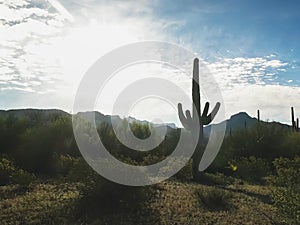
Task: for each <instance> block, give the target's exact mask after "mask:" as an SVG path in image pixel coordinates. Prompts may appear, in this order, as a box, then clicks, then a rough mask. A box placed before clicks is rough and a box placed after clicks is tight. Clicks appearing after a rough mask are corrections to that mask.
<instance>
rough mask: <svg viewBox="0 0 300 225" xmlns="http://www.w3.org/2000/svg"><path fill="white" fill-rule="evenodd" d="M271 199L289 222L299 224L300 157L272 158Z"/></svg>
mask: <svg viewBox="0 0 300 225" xmlns="http://www.w3.org/2000/svg"><path fill="white" fill-rule="evenodd" d="M274 166H275V168H276V173H277V175H276V176H274V177H273V181H272V183H273V184H274V185H276V186H277V187H276V188H275V190H274V192H273V195H272V196H273V200H274V202H275V205H276V206H277V207H278V209H279V210H280V212H281V213H282V215H283V216H285V218H286V221H287V222H288V223H289V224H300V176H299V174H300V157H295V158H294V159H287V158H278V159H276V160H274Z"/></svg>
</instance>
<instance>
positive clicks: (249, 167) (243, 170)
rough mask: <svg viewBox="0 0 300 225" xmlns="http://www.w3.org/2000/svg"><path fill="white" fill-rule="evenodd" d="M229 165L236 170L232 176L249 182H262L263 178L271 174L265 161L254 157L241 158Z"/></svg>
mask: <svg viewBox="0 0 300 225" xmlns="http://www.w3.org/2000/svg"><path fill="white" fill-rule="evenodd" d="M230 164H231V165H232V166H233V167H235V168H236V170H235V172H234V173H233V175H234V176H237V177H239V178H241V179H244V180H247V181H251V182H262V181H263V178H264V177H266V176H268V175H270V174H271V173H272V171H271V168H270V166H269V164H268V162H267V161H266V160H264V159H260V158H256V157H254V156H251V157H249V158H245V157H242V158H240V159H239V160H233V161H232V162H231V163H230Z"/></svg>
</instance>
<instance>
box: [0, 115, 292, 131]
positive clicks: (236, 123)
mask: <svg viewBox="0 0 300 225" xmlns="http://www.w3.org/2000/svg"><path fill="white" fill-rule="evenodd" d="M62 115H64V116H71V114H69V113H67V112H64V111H62V110H58V109H13V110H0V117H7V116H14V117H17V118H22V117H23V118H29V119H32V120H43V118H51V117H55V116H62ZM76 115H79V116H80V117H82V118H84V119H86V120H87V121H92V120H93V119H94V118H95V122H96V125H99V124H101V123H106V124H111V123H112V122H114V123H116V124H119V123H121V122H122V120H123V119H122V118H121V117H120V116H118V115H113V116H111V115H104V114H102V113H100V112H96V111H87V112H80V113H77V114H76ZM126 119H127V120H128V121H129V123H133V122H137V123H141V124H151V125H152V127H153V128H154V129H155V130H156V132H158V133H161V132H163V130H164V129H163V128H164V127H165V126H167V132H170V131H172V130H174V129H178V127H177V126H176V125H175V124H174V123H166V124H153V123H150V122H148V121H147V120H138V119H136V118H134V117H128V118H126ZM223 123H226V133H225V135H229V133H230V129H231V131H232V132H235V131H237V130H239V129H243V128H245V127H247V128H250V127H252V126H253V125H254V124H256V123H257V119H256V118H253V117H250V116H249V115H248V114H247V113H246V112H240V113H237V114H235V115H232V116H231V117H230V119H228V120H226V121H223V122H221V124H223ZM263 123H269V124H271V123H272V124H277V125H278V126H283V127H286V128H287V129H291V128H290V126H289V125H286V124H281V123H279V122H263ZM210 130H211V125H209V126H206V127H204V134H205V136H209V133H210Z"/></svg>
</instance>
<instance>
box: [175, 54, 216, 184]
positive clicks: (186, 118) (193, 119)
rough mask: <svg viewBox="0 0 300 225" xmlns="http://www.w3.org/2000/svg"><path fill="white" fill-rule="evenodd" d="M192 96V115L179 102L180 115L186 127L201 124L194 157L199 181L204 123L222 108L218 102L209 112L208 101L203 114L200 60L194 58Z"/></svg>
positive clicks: (209, 120)
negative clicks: (184, 111) (184, 110)
mask: <svg viewBox="0 0 300 225" xmlns="http://www.w3.org/2000/svg"><path fill="white" fill-rule="evenodd" d="M192 98H193V110H192V115H191V113H190V111H189V110H187V111H186V113H185V114H184V113H183V110H182V105H181V103H179V104H178V116H179V119H180V121H181V123H182V125H183V126H184V128H185V129H187V130H189V131H191V132H192V135H193V132H195V125H197V124H199V126H200V127H199V137H196V138H197V139H198V142H197V146H196V149H195V152H194V155H193V157H192V159H193V165H192V174H193V178H194V180H196V181H197V182H198V181H200V180H201V177H202V173H201V172H200V171H199V164H200V161H201V158H202V155H203V151H204V125H208V124H210V123H211V122H212V120H213V119H214V117H215V116H216V114H217V112H218V111H219V108H220V103H219V102H218V103H217V104H216V106H215V107H214V109H213V110H212V112H211V113H210V114H208V110H209V103H208V102H206V104H205V106H204V110H203V112H202V114H201V98H200V85H199V60H198V59H197V58H196V59H194V65H193V81H192Z"/></svg>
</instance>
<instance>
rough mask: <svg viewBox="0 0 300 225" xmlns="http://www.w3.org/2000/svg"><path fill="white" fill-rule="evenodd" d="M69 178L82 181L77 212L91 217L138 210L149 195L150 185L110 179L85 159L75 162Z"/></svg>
mask: <svg viewBox="0 0 300 225" xmlns="http://www.w3.org/2000/svg"><path fill="white" fill-rule="evenodd" d="M68 179H69V180H71V181H73V182H80V183H82V185H81V190H80V192H81V196H82V197H81V198H80V199H79V201H78V202H77V210H76V212H77V213H76V214H78V215H79V216H80V217H81V216H83V215H85V216H88V217H90V218H94V217H98V216H101V215H103V214H110V213H126V212H127V211H128V210H136V209H137V207H140V206H141V204H142V203H143V202H144V201H145V200H146V199H147V198H148V197H149V194H150V192H149V190H150V189H151V188H149V187H129V186H124V185H120V184H117V183H114V182H111V181H108V180H106V179H104V178H103V177H101V176H100V175H99V174H97V173H96V172H95V171H93V170H92V169H91V168H90V167H89V166H88V165H87V163H86V162H85V161H84V160H83V159H79V160H78V161H76V162H75V164H74V167H73V168H72V169H71V170H70V172H69V174H68Z"/></svg>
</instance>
